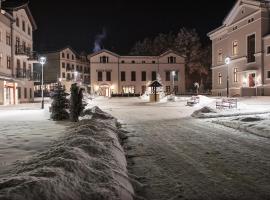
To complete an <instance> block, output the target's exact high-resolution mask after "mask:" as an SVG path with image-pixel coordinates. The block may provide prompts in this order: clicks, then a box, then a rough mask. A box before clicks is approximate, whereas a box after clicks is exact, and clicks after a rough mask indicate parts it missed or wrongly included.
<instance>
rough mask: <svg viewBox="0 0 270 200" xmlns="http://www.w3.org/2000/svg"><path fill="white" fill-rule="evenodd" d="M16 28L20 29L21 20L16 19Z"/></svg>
mask: <svg viewBox="0 0 270 200" xmlns="http://www.w3.org/2000/svg"><path fill="white" fill-rule="evenodd" d="M16 26H17V27H20V20H19V18H18V17H16Z"/></svg>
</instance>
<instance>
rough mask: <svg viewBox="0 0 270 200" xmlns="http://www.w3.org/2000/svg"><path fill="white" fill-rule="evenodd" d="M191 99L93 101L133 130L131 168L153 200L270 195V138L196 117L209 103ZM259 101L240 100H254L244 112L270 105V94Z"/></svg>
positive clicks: (129, 146)
mask: <svg viewBox="0 0 270 200" xmlns="http://www.w3.org/2000/svg"><path fill="white" fill-rule="evenodd" d="M186 100H187V99H186V98H183V97H182V98H181V99H177V100H176V102H165V101H163V102H160V103H148V102H147V101H146V100H142V99H139V98H112V99H106V98H101V97H99V98H97V99H94V100H93V101H92V102H91V104H92V105H99V107H101V108H102V109H104V110H105V111H107V112H109V113H111V114H112V115H113V116H116V117H117V118H118V119H120V120H121V122H122V123H123V124H124V127H125V128H126V130H127V131H128V132H129V133H128V139H127V140H126V144H125V149H126V151H127V157H128V162H129V172H130V173H131V174H133V177H134V178H136V180H138V181H139V182H140V183H141V184H142V185H135V189H136V191H137V194H138V195H140V196H142V197H144V198H146V199H151V200H168V199H171V200H172V199H198V200H199V199H200V200H204V199H207V200H208V199H213V200H216V199H238V200H242V199H243V200H244V199H245V200H246V199H258V200H259V199H260V200H266V199H270V171H269V167H270V154H269V152H270V140H269V139H268V138H264V137H258V136H257V135H254V134H250V133H248V132H241V131H239V130H235V129H232V128H228V127H225V126H221V125H218V124H215V123H212V122H211V119H196V118H192V117H190V116H191V114H192V113H193V112H194V111H196V110H198V109H200V108H202V107H204V106H207V105H209V103H206V104H205V105H197V106H195V107H188V106H186ZM205 100H207V99H205ZM210 100H211V99H210ZM257 100H259V101H257ZM257 100H256V101H254V99H251V98H250V99H249V98H248V99H244V98H243V99H240V102H243V104H246V105H248V108H247V109H246V110H244V109H243V110H241V112H243V113H247V112H250V110H253V111H258V109H257V108H258V107H261V108H264V109H262V110H265V108H266V107H269V102H268V100H269V97H268V98H263V97H262V98H257ZM260 101H261V102H260ZM202 102H203V101H202ZM261 103H264V105H262V106H260V104H261ZM220 112H224V113H227V114H228V113H230V112H231V111H220ZM234 112H235V113H237V112H238V111H234Z"/></svg>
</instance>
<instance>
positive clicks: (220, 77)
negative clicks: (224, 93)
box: [218, 73, 222, 85]
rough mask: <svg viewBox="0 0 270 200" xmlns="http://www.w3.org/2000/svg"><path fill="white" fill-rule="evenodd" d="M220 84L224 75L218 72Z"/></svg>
mask: <svg viewBox="0 0 270 200" xmlns="http://www.w3.org/2000/svg"><path fill="white" fill-rule="evenodd" d="M218 84H219V85H221V84H222V75H221V73H218Z"/></svg>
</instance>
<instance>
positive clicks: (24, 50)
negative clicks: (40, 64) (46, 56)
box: [15, 45, 31, 57]
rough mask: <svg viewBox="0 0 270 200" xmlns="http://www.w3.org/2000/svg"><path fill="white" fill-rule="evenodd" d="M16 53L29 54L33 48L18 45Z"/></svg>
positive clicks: (20, 54) (19, 54)
mask: <svg viewBox="0 0 270 200" xmlns="http://www.w3.org/2000/svg"><path fill="white" fill-rule="evenodd" d="M15 54H16V55H18V56H27V57H28V56H29V55H30V54H31V48H29V47H26V46H24V45H16V51H15Z"/></svg>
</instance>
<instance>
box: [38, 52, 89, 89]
mask: <svg viewBox="0 0 270 200" xmlns="http://www.w3.org/2000/svg"><path fill="white" fill-rule="evenodd" d="M42 55H43V56H45V57H46V58H47V62H46V64H45V65H44V83H45V93H46V92H49V91H51V90H53V88H54V87H55V84H57V83H58V82H61V84H62V85H64V86H65V88H66V91H67V92H69V91H70V87H71V84H73V83H78V84H79V85H80V86H81V87H85V89H87V90H88V91H89V88H90V66H89V61H88V60H87V56H86V55H83V54H78V53H76V52H75V51H74V50H73V49H72V48H71V47H65V48H63V49H60V50H57V51H54V52H47V53H43V54H42ZM38 91H40V85H37V86H35V92H36V93H38Z"/></svg>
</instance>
